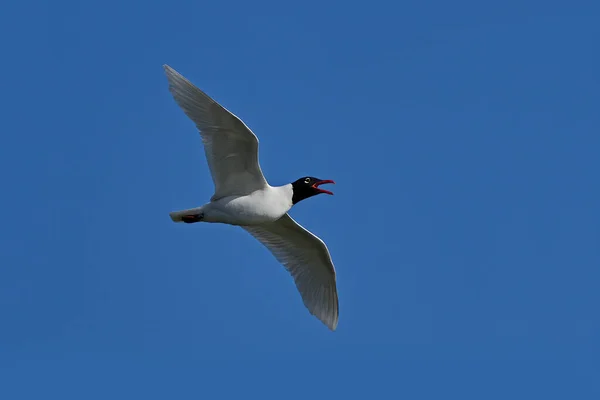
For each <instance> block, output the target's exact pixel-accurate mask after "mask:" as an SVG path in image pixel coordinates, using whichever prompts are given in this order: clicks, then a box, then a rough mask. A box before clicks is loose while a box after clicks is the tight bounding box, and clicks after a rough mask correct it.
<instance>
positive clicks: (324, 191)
mask: <svg viewBox="0 0 600 400" xmlns="http://www.w3.org/2000/svg"><path fill="white" fill-rule="evenodd" d="M326 183H333V184H335V182H334V181H332V180H329V179H327V180H324V181H319V182H316V183H314V184H313V185H312V187H313V189H316V190H317V191H319V193H325V194H331V195H333V193H332V192H330V191H329V190H325V189H320V188H319V186H321V185H324V184H326Z"/></svg>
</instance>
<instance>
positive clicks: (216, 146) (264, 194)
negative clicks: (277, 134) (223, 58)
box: [163, 65, 339, 331]
mask: <svg viewBox="0 0 600 400" xmlns="http://www.w3.org/2000/svg"><path fill="white" fill-rule="evenodd" d="M163 67H164V69H165V73H166V75H167V80H168V82H169V91H170V92H171V94H172V96H173V98H174V99H175V102H176V103H177V104H178V105H179V107H180V108H181V109H182V110H183V112H184V113H185V114H186V115H187V116H188V118H190V119H191V120H192V121H193V122H194V124H195V125H196V128H197V129H198V131H199V133H200V136H201V138H202V143H203V147H204V153H205V155H206V161H207V163H208V167H209V170H210V173H211V176H212V180H213V183H214V187H215V191H214V194H213V195H212V197H211V198H210V201H209V202H208V203H206V204H204V205H202V206H200V207H196V208H190V209H186V210H181V211H174V212H171V213H170V214H169V215H170V217H171V219H172V220H173V221H174V222H183V223H188V224H192V223H197V222H209V223H222V224H229V225H235V226H240V227H241V228H243V229H244V230H246V231H247V232H248V233H249V234H250V235H252V236H253V237H254V238H256V239H257V240H258V241H259V242H260V243H262V244H263V245H264V246H265V247H266V248H267V249H268V250H269V251H270V252H271V253H272V254H273V256H274V257H275V258H276V259H277V261H279V262H280V263H281V264H282V265H283V266H284V267H285V268H286V270H287V271H288V272H289V273H290V275H291V276H292V277H293V279H294V282H295V284H296V288H297V289H298V291H299V292H300V296H301V297H302V301H303V303H304V305H305V306H306V308H307V309H308V311H309V312H310V313H311V314H312V315H314V316H315V317H317V318H318V319H319V320H320V321H321V322H323V323H324V324H325V325H326V326H327V327H328V328H329V329H331V330H332V331H335V329H336V328H337V324H338V315H339V306H338V295H337V287H336V272H335V268H334V266H333V261H332V260H331V255H330V253H329V250H328V248H327V246H326V245H325V243H324V242H323V241H322V240H321V239H320V238H319V237H317V236H316V235H314V234H313V233H311V232H310V231H308V230H307V229H305V228H304V227H302V226H301V225H300V224H298V223H297V222H296V221H295V220H294V219H293V218H292V217H291V216H290V215H289V214H288V211H289V210H290V209H291V208H292V207H293V206H294V205H295V204H297V203H298V202H300V201H302V200H305V199H308V198H310V197H313V196H315V195H318V194H322V193H324V194H329V195H332V194H333V193H332V192H330V191H328V190H325V189H322V188H320V186H321V185H324V184H327V183H335V182H333V181H332V180H323V179H319V178H315V177H313V176H304V177H302V178H300V179H297V180H296V181H294V182H292V183H288V184H286V185H283V186H271V185H269V183H268V182H267V180H266V179H265V177H264V175H263V173H262V170H261V168H260V164H259V161H258V138H257V137H256V135H255V134H254V133H253V132H252V131H251V130H250V128H248V126H246V124H245V123H244V122H242V120H241V119H239V118H238V117H236V116H235V115H234V114H233V113H231V112H230V111H228V110H227V109H226V108H225V107H223V106H221V105H220V104H219V103H217V102H216V101H215V100H213V99H212V98H210V97H209V96H208V95H207V94H206V93H204V92H203V91H201V90H200V89H198V88H197V87H196V86H194V85H193V84H192V83H191V82H190V81H189V80H187V79H186V78H184V77H183V76H182V75H181V74H179V73H178V72H177V71H175V70H174V69H173V68H171V67H170V66H168V65H164V66H163Z"/></svg>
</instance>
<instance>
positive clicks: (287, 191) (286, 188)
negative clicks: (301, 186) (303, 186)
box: [272, 183, 294, 207]
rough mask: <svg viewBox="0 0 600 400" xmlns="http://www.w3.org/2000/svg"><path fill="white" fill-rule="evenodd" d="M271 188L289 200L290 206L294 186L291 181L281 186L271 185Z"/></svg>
mask: <svg viewBox="0 0 600 400" xmlns="http://www.w3.org/2000/svg"><path fill="white" fill-rule="evenodd" d="M272 188H273V190H274V191H275V192H276V193H277V194H278V195H279V196H281V197H283V198H285V199H286V200H289V202H290V207H291V206H292V205H293V197H294V188H293V187H292V184H291V183H288V184H287V185H283V186H272Z"/></svg>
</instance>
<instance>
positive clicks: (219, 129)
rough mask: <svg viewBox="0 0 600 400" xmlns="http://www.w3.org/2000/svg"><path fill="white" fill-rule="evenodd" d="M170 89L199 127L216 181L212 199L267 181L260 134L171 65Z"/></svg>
mask: <svg viewBox="0 0 600 400" xmlns="http://www.w3.org/2000/svg"><path fill="white" fill-rule="evenodd" d="M164 68H165V72H166V75H167V79H168V81H169V91H170V92H171V94H172V95H173V98H174V99H175V101H176V102H177V104H178V105H179V106H180V107H181V109H183V111H184V112H185V114H186V115H187V116H188V117H189V118H190V119H191V120H192V121H193V122H194V123H195V124H196V127H197V128H198V130H199V131H200V136H201V137H202V142H203V144H204V152H205V154H206V160H207V162H208V167H209V169H210V173H211V175H212V178H213V182H214V184H215V193H214V195H213V196H212V198H211V200H217V199H220V198H222V197H226V196H232V195H246V194H249V193H252V192H254V191H256V190H259V189H263V188H265V187H266V186H267V185H268V184H267V181H266V180H265V177H264V175H263V173H262V170H261V169H260V164H259V162H258V138H257V137H256V135H255V134H254V133H252V131H251V130H250V128H248V127H247V126H246V124H244V123H243V122H242V121H241V120H240V119H239V118H238V117H236V116H235V115H233V114H232V113H231V112H229V111H228V110H227V109H225V107H223V106H221V105H220V104H219V103H217V102H216V101H214V100H213V99H211V98H210V97H209V96H208V95H207V94H206V93H204V92H203V91H201V90H200V89H198V88H197V87H196V86H194V85H193V84H192V83H191V82H190V81H188V80H187V79H186V78H184V77H183V76H182V75H181V74H179V73H178V72H177V71H175V70H174V69H173V68H171V67H169V66H168V65H165V66H164Z"/></svg>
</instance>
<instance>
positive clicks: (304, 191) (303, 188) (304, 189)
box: [292, 176, 335, 204]
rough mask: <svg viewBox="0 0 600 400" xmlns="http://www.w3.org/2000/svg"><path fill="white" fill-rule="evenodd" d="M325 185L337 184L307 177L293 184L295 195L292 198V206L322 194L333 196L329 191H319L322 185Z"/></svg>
mask: <svg viewBox="0 0 600 400" xmlns="http://www.w3.org/2000/svg"><path fill="white" fill-rule="evenodd" d="M325 183H335V182H334V181H331V180H323V179H319V178H315V177H312V176H305V177H304V178H300V179H298V180H297V181H296V182H293V183H292V188H293V190H294V195H293V196H292V204H296V203H297V202H299V201H302V200H304V199H308V198H309V197H312V196H315V195H317V194H320V193H325V194H333V193H331V192H330V191H329V190H325V189H319V186H320V185H324V184H325Z"/></svg>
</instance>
